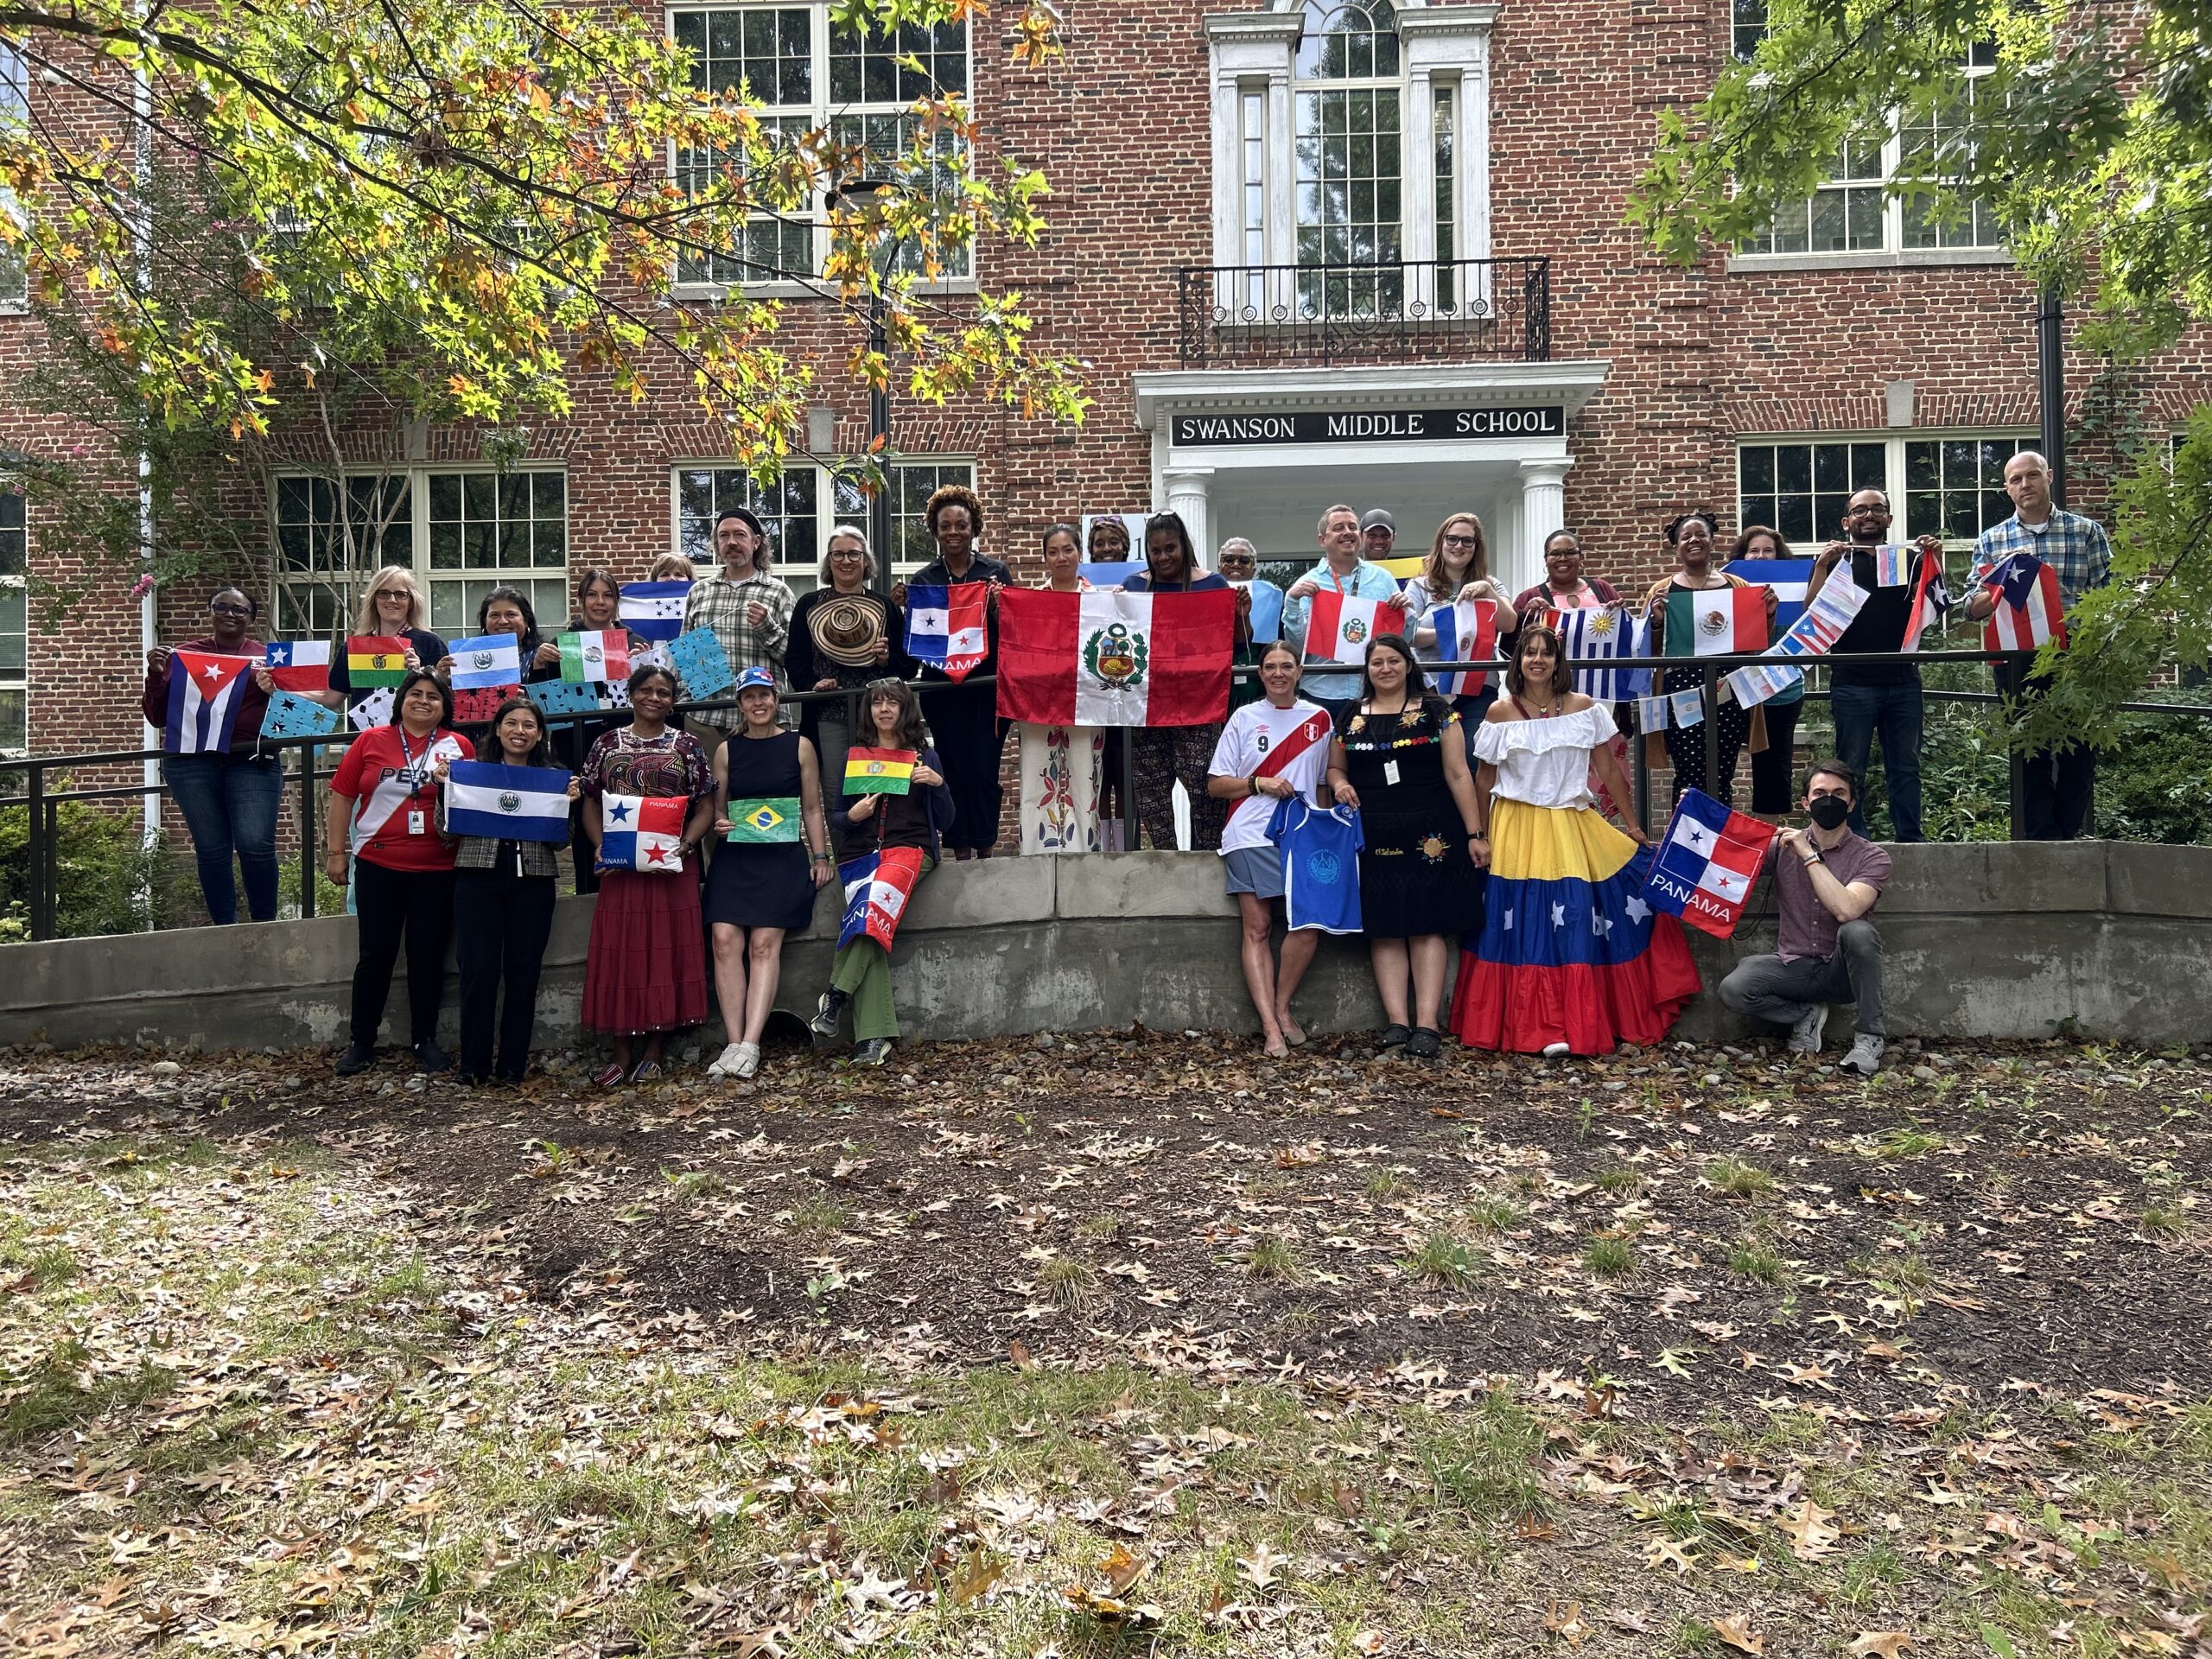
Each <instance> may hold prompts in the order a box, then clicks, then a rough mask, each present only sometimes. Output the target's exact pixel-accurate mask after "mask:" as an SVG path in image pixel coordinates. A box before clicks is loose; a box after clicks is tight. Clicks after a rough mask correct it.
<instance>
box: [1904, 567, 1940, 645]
mask: <svg viewBox="0 0 2212 1659" xmlns="http://www.w3.org/2000/svg"><path fill="white" fill-rule="evenodd" d="M1950 608H1951V590H1950V589H1949V588H1946V587H1945V586H1944V585H1943V562H1942V560H1941V559H1923V560H1922V561H1921V562H1920V578H1919V580H1918V581H1916V582H1914V583H1913V585H1912V607H1911V608H1910V610H1908V611H1907V612H1906V613H1905V619H1904V644H1903V645H1900V646H1899V647H1898V649H1899V650H1901V651H1918V650H1919V649H1920V636H1921V635H1922V634H1923V633H1925V632H1928V630H1929V628H1931V627H1940V626H1942V621H1943V618H1944V617H1945V616H1946V615H1948V613H1949V612H1950Z"/></svg>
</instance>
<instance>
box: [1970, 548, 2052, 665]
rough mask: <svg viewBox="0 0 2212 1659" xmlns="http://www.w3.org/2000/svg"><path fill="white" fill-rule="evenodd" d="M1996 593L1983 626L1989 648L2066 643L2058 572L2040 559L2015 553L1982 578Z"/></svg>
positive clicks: (1983, 640) (2023, 648)
mask: <svg viewBox="0 0 2212 1659" xmlns="http://www.w3.org/2000/svg"><path fill="white" fill-rule="evenodd" d="M1981 585H1982V586H1983V587H1984V588H1986V589H1987V590H1988V591H1989V592H1990V593H1992V594H1994V595H1996V598H1997V608H1996V609H1995V610H1993V611H1992V612H1991V613H1989V620H1988V621H1987V622H1986V623H1985V624H1984V625H1983V626H1982V631H1981V643H1982V644H1983V645H1985V646H1986V647H1987V648H1988V649H1990V650H1991V651H2032V650H2034V649H2035V648H2036V647H2037V645H2044V644H2046V643H2047V642H2049V641H2050V640H2053V639H2056V641H2058V643H2059V644H2060V645H2064V644H2065V643H2066V605H2065V601H2063V599H2061V598H2060V596H2059V592H2058V572H2057V571H2056V570H2054V569H2051V568H2050V566H2049V565H2047V564H2045V563H2044V562H2043V561H2042V560H2041V559H2038V558H2034V557H2032V556H2030V555H2028V554H2025V553H2015V554H2014V555H2013V556H2012V557H2011V558H2009V559H2007V560H2005V563H2002V564H2000V565H1999V566H1998V567H1997V568H1996V569H1994V570H1993V571H1991V572H1990V573H1989V575H1987V576H1986V577H1985V578H1983V580H1982V584H1981Z"/></svg>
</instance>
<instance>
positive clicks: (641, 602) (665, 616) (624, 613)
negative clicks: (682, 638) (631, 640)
mask: <svg viewBox="0 0 2212 1659" xmlns="http://www.w3.org/2000/svg"><path fill="white" fill-rule="evenodd" d="M690 595H691V584H690V582H624V583H623V584H622V602H621V608H620V611H619V612H618V614H619V615H620V618H621V620H622V626H624V627H626V628H627V629H629V630H630V632H632V633H634V634H636V635H637V636H638V638H639V639H643V640H644V641H645V643H646V644H648V645H661V644H663V643H664V642H666V641H668V640H671V639H675V638H676V636H677V634H679V633H681V632H683V601H685V600H686V599H688V598H690Z"/></svg>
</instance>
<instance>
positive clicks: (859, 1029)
mask: <svg viewBox="0 0 2212 1659" xmlns="http://www.w3.org/2000/svg"><path fill="white" fill-rule="evenodd" d="M935 868H937V861H936V860H935V859H933V858H928V857H925V858H924V859H923V860H922V874H924V875H927V874H929V873H930V872H931V870H933V869H935ZM914 885H915V886H916V887H919V886H920V885H921V883H920V882H919V881H916V882H915V884H914ZM908 902H909V903H911V902H912V895H911V894H910V895H909V896H908ZM829 983H830V986H831V988H833V989H836V990H840V991H842V992H844V994H845V995H847V996H849V997H851V998H852V999H853V1040H854V1041H855V1042H856V1043H864V1042H866V1041H868V1039H870V1038H871V1037H883V1038H895V1037H896V1036H898V1034H899V1013H898V1010H897V1009H896V1008H894V1007H892V1005H891V953H890V952H889V951H888V950H885V949H884V948H883V947H882V946H881V945H880V944H877V943H876V942H875V941H874V939H870V938H858V939H855V940H854V941H853V942H852V943H851V944H849V945H846V946H844V947H843V948H842V949H841V950H839V951H838V952H837V957H836V963H834V964H833V965H832V966H831V968H830V970H829Z"/></svg>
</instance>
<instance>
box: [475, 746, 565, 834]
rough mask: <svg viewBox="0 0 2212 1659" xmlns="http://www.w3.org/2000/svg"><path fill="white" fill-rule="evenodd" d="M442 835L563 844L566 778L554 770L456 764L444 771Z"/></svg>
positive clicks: (477, 763) (477, 761)
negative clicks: (443, 833) (444, 788)
mask: <svg viewBox="0 0 2212 1659" xmlns="http://www.w3.org/2000/svg"><path fill="white" fill-rule="evenodd" d="M446 833H447V834H448V835H449V836H484V837H486V839H487V840H492V841H544V842H566V841H567V840H568V839H569V774H568V773H567V772H563V771H561V770H560V769H559V768H557V767H555V766H493V765H492V764H490V763H489V762H486V761H482V760H456V761H454V763H453V765H452V766H449V767H448V768H447V770H446Z"/></svg>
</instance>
